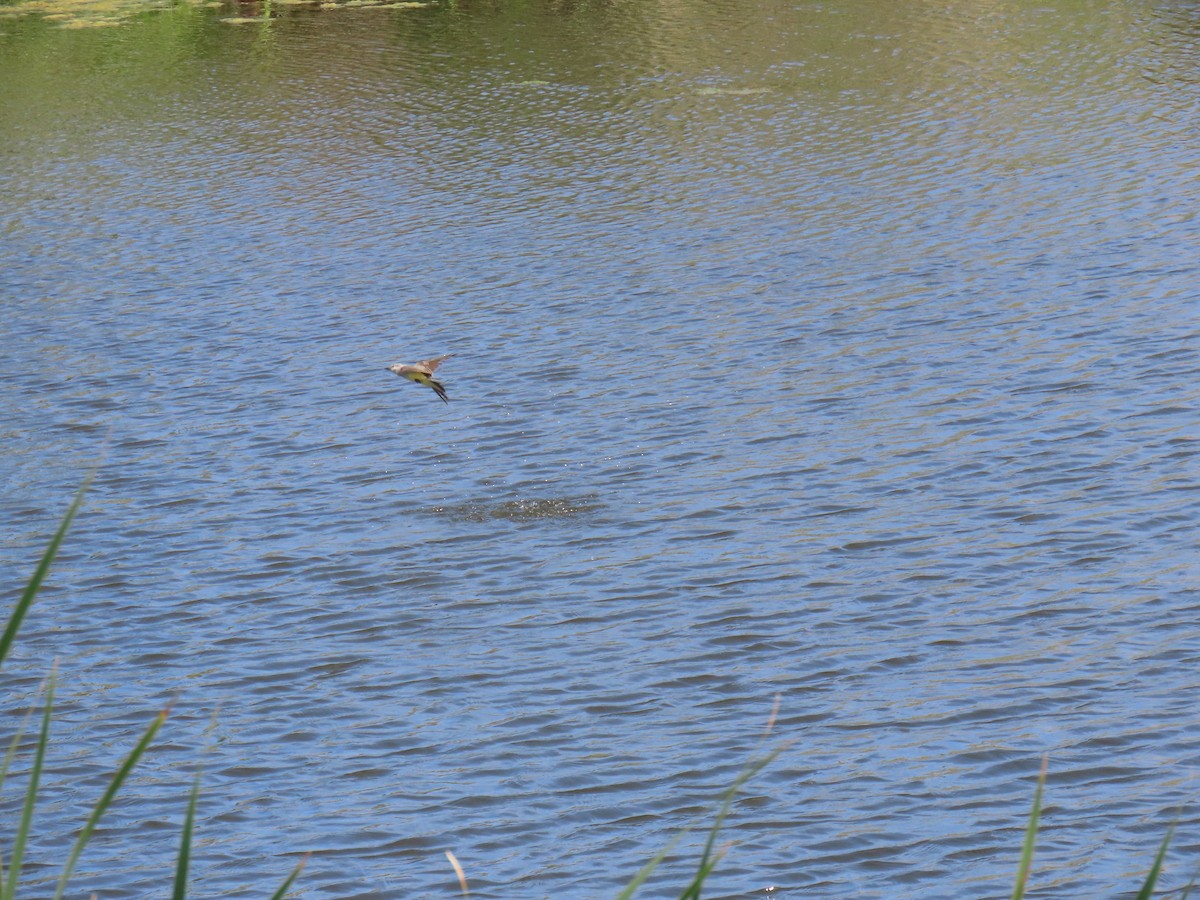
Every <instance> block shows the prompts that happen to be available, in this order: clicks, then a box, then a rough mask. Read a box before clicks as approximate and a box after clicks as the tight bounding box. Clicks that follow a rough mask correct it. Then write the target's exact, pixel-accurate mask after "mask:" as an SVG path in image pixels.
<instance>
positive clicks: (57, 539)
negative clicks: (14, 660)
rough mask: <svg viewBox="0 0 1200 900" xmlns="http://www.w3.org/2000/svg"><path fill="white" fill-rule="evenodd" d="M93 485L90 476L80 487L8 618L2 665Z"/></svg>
mask: <svg viewBox="0 0 1200 900" xmlns="http://www.w3.org/2000/svg"><path fill="white" fill-rule="evenodd" d="M91 483H92V476H91V475H88V477H87V478H85V479H84V480H83V484H81V485H80V486H79V490H78V491H76V492H75V499H74V500H73V501H71V506H70V508H68V509H67V514H66V515H65V516H63V519H62V522H61V523H60V524H59V526H58V531H56V532H55V533H54V537H53V538H51V539H50V546H49V547H47V548H46V552H45V553H43V554H42V560H41V562H39V563H38V565H37V568H36V569H34V570H33V577H31V578H30V579H29V584H27V585H26V586H25V592H24V593H23V594H21V599H20V600H18V601H17V605H16V606H15V607H13V611H12V614H11V615H10V616H9V617H8V626H7V627H6V628H5V629H4V634H3V635H0V665H2V664H3V663H4V660H5V659H6V658H7V657H8V651H9V649H10V648H11V647H12V643H13V640H14V639H15V638H16V636H17V631H18V630H19V629H20V627H21V623H22V622H24V621H25V614H26V613H28V612H29V607H30V605H31V604H32V603H33V598H34V597H36V596H37V592H38V590H39V589H40V588H41V586H42V582H43V581H45V580H46V575H47V573H48V572H49V571H50V564H51V563H53V562H54V557H55V556H57V555H58V548H59V545H60V544H62V542H63V538H65V537H66V536H67V530H68V529H69V528H70V527H71V522H73V521H74V519H75V513H77V512H79V507H80V504H82V503H83V495H84V494H86V493H87V489H88V485H89V484H91Z"/></svg>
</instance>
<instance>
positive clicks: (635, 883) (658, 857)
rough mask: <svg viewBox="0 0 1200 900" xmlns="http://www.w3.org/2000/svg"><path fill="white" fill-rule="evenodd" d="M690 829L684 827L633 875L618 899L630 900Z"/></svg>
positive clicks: (618, 895)
mask: <svg viewBox="0 0 1200 900" xmlns="http://www.w3.org/2000/svg"><path fill="white" fill-rule="evenodd" d="M689 831H691V829H690V828H685V829H683V831H681V832H679V834H677V835H675V837H673V838H671V840H669V841H668V842H667V846H665V847H663V848H662V849H661V850H659V851H658V853H656V854H655V855H654V857H653V858H652V859H651V860H650V861H649V862H648V863H646V864H645V865H644V866H642V867H641V868H640V869H638V871H637V874H636V875H634V876H633V878H632V880H631V881H630V882H629V884H627V885H625V889H624V890H623V891H621V893H619V894H617V900H629V898H630V897H632V896H633V892H634V891H636V890H637V889H638V888H639V887H641V886H642V882H643V881H645V880H646V879H647V878H649V877H650V876H651V874H653V872H654V870H655V869H657V868H658V864H659V863H660V862H662V861H663V860H664V859H666V858H667V854H668V853H670V852H671V851H672V850H674V849H675V845H676V844H678V843H679V842H680V841H681V840H683V837H684V835H686V834H687V833H688V832H689Z"/></svg>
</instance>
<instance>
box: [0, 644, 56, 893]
mask: <svg viewBox="0 0 1200 900" xmlns="http://www.w3.org/2000/svg"><path fill="white" fill-rule="evenodd" d="M57 674H58V673H57V664H56V665H55V667H54V668H52V669H51V670H50V678H49V679H48V680H47V682H46V701H45V706H44V707H43V709H42V729H41V732H40V734H39V735H38V742H37V749H36V750H35V751H34V755H33V768H32V769H31V770H30V772H29V787H28V788H26V790H25V806H24V808H23V809H22V810H21V824H20V825H19V826H18V827H17V836H16V838H14V839H13V849H12V858H11V859H9V861H8V880H7V881H6V882H5V885H4V896H5V897H6V898H9V900H11V898H13V897H15V896H16V895H17V880H18V879H19V878H20V877H21V862H22V860H23V859H24V856H25V843H26V841H28V839H29V826H30V825H31V824H32V822H33V808H34V806H36V805H37V793H38V782H40V781H41V778H42V764H43V763H44V762H45V759H46V747H47V745H48V744H49V743H50V711H51V709H52V708H53V707H54V683H55V680H56V675H57Z"/></svg>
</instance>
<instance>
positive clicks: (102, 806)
mask: <svg viewBox="0 0 1200 900" xmlns="http://www.w3.org/2000/svg"><path fill="white" fill-rule="evenodd" d="M90 480H91V479H90V477H89V478H88V479H87V480H85V481H84V483H83V485H82V486H81V487H80V488H79V491H78V492H77V493H76V495H75V498H74V500H73V501H72V502H71V505H70V507H69V508H68V509H67V512H66V514H65V515H64V516H63V518H62V522H61V523H60V524H59V526H58V530H57V531H56V532H55V533H54V536H53V537H52V538H51V540H50V544H49V546H48V547H47V548H46V551H45V553H44V554H43V555H42V558H41V560H40V561H39V562H38V564H37V566H36V567H35V568H34V571H33V575H32V576H31V577H30V579H29V583H28V584H27V585H26V587H25V590H24V591H23V592H22V594H21V597H20V598H19V599H18V601H17V603H16V606H15V607H14V608H13V611H12V613H11V614H10V615H9V618H8V623H7V626H6V627H5V629H4V632H3V634H0V667H2V666H3V664H4V661H5V659H7V657H8V653H9V651H10V650H11V649H12V645H13V642H14V641H15V640H16V636H17V632H18V631H19V630H20V628H21V625H22V623H23V622H24V621H25V617H26V616H27V615H28V613H29V609H30V607H31V606H32V605H33V601H34V599H35V598H36V597H37V594H38V591H39V590H40V589H41V586H42V583H43V582H44V581H45V579H46V576H47V575H48V574H49V572H50V567H51V565H52V564H53V562H54V558H55V556H56V555H57V554H58V550H59V547H60V546H61V545H62V542H63V540H64V539H65V537H66V535H67V531H68V530H69V529H70V527H71V523H72V522H73V521H74V520H75V516H76V514H77V513H78V512H79V507H80V506H81V505H82V503H83V498H84V495H85V494H86V493H87V489H88V484H89V482H90ZM56 682H57V666H55V667H52V668H51V671H50V674H49V676H48V677H47V679H46V682H45V684H44V685H43V686H42V694H43V697H44V700H43V703H42V714H41V719H40V725H39V731H38V735H37V738H36V740H35V743H34V748H33V760H32V763H31V766H30V770H29V776H28V779H29V783H28V785H27V787H26V790H25V800H24V803H23V805H22V807H21V810H20V818H19V821H18V823H17V828H16V831H15V836H14V838H13V844H12V847H11V848H9V850H8V852H7V854H2V853H0V900H15V898H16V896H17V889H18V886H19V882H20V877H21V869H22V865H23V863H24V857H25V849H26V846H27V843H28V840H29V835H30V832H31V829H32V826H33V815H34V808H35V807H36V805H37V799H38V790H39V784H40V781H41V776H42V771H43V767H44V764H45V759H46V751H47V749H48V746H49V743H50V720H51V712H52V710H53V708H54V691H55V686H56ZM169 713H170V709H169V708H168V709H164V710H162V711H160V712H159V713H158V715H156V716H155V717H154V718H153V719H152V720H151V722H150V723H149V725H147V727H146V730H145V731H144V732H143V734H142V736H141V738H140V739H139V740H138V742H137V743H136V744H135V745H134V747H133V749H132V750H131V751H130V752H129V755H128V756H126V757H125V759H124V761H123V762H122V763H121V765H120V766H118V767H117V770H116V771H115V772H114V773H113V775H112V777H111V779H110V781H109V784H108V787H107V788H106V789H105V791H104V793H103V794H102V795H101V796H100V799H99V800H97V801H96V805H95V807H94V808H93V809H92V812H91V814H90V815H89V816H88V818H87V820H86V821H85V822H84V825H83V827H82V828H81V829H80V831H79V834H78V836H77V837H76V839H75V843H74V845H73V846H72V847H71V852H70V853H69V854H68V856H67V860H66V862H65V863H64V864H63V869H62V873H61V874H60V876H59V878H58V881H57V883H56V885H55V889H54V894H53V898H54V900H59V898H61V897H62V896H63V894H64V892H65V891H66V889H67V885H68V884H69V882H70V880H71V876H72V875H73V874H74V871H75V866H76V864H77V863H78V861H79V857H80V855H81V854H82V853H83V850H84V848H85V847H86V846H87V844H88V842H89V840H90V839H91V837H92V835H93V834H94V833H95V830H96V826H97V825H98V824H99V822H100V819H101V817H102V816H103V815H104V813H105V812H106V811H107V810H108V808H109V806H110V805H111V804H112V802H113V799H114V798H115V797H116V795H117V792H118V791H119V790H120V789H121V786H122V785H123V784H124V783H125V781H126V779H127V778H128V777H129V774H130V772H132V771H133V768H134V766H136V765H137V763H138V761H139V760H140V759H141V758H142V756H143V755H144V754H145V753H146V751H147V750H148V749H149V747H150V744H151V743H152V742H153V740H154V738H155V736H156V735H157V734H158V731H159V729H160V728H161V727H162V726H163V723H164V722H166V720H167V716H168V715H169ZM32 716H33V710H32V709H31V710H30V711H29V713H27V714H26V716H25V718H24V720H23V721H22V723H21V725H20V726H19V727H18V729H17V733H16V735H14V737H13V738H12V740H11V741H10V743H9V745H8V751H7V753H6V754H5V755H4V758H3V760H2V761H0V789H2V788H3V785H4V781H5V778H6V776H7V775H8V771H9V768H10V766H11V764H12V762H13V759H14V758H15V757H16V755H17V751H18V748H19V747H20V745H21V744H22V742H23V740H24V737H25V734H26V732H27V730H28V726H29V723H30V720H31V719H32ZM773 720H774V714H772V721H773ZM768 730H769V727H768ZM787 746H788V745H786V744H785V745H783V746H780V747H778V748H777V749H775V750H773V751H771V752H769V753H766V754H764V755H763V756H760V757H758V758H756V759H753V760H751V761H750V762H749V763H748V764H747V765H746V767H745V768H743V769H742V771H741V773H740V774H739V775H738V777H737V778H736V779H735V780H734V782H733V784H732V785H730V786H729V788H728V789H727V790H726V791H725V793H724V794H723V795H722V797H721V802H720V806H719V808H718V810H717V814H716V817H715V819H714V821H713V824H712V826H711V827H710V828H709V831H708V837H707V840H706V841H705V843H704V849H703V851H702V852H701V854H700V860H699V862H698V864H697V866H696V870H695V874H694V875H693V876H692V877H691V879H690V880H689V881H688V882H687V883H686V884H685V886H684V888H683V890H682V892H681V893H680V894H679V900H701V891H702V889H703V887H704V883H705V880H706V879H707V878H708V876H709V875H710V874H711V873H712V871H713V870H714V869H715V868H716V866H717V863H719V862H720V861H721V858H722V857H723V856H724V854H725V850H726V849H727V848H725V849H721V850H718V849H717V846H716V845H717V837H718V835H719V834H720V832H721V828H722V826H723V825H724V823H725V819H726V817H727V816H728V815H729V812H730V810H731V808H732V807H733V802H734V800H735V799H736V797H737V794H738V791H740V790H741V788H742V786H743V785H744V784H745V783H746V782H747V781H749V780H750V779H751V778H752V777H754V776H755V775H756V774H757V773H758V772H760V771H761V770H762V769H763V768H764V767H766V766H767V765H769V764H770V763H771V762H772V761H773V760H774V759H775V757H777V756H778V755H779V754H780V753H782V752H783V751H784V750H785V749H787ZM1046 770H1047V764H1046V762H1045V761H1043V763H1042V771H1041V774H1040V775H1039V777H1038V782H1037V788H1036V789H1035V791H1034V795H1033V809H1032V810H1031V811H1030V814H1029V824H1028V825H1027V827H1026V829H1025V838H1024V841H1023V844H1022V848H1021V854H1020V860H1019V864H1018V867H1017V876H1016V881H1015V884H1014V886H1013V892H1012V900H1022V898H1023V897H1024V895H1025V890H1026V885H1027V884H1028V881H1029V876H1030V872H1031V870H1032V867H1033V855H1034V846H1035V844H1036V840H1037V829H1038V821H1039V818H1040V816H1041V808H1042V792H1043V790H1044V788H1045V783H1046ZM199 796H200V778H199V776H197V777H196V779H195V781H194V783H193V785H192V790H191V794H190V795H189V798H188V802H187V809H186V812H185V814H184V819H183V826H182V830H181V834H180V842H179V854H178V858H177V860H176V863H175V878H174V884H173V889H172V893H171V897H172V898H173V900H184V898H186V896H187V886H188V871H189V867H190V863H191V858H192V836H193V831H194V828H195V821H196V804H197V801H198V798H199ZM1174 830H1175V829H1174V826H1172V827H1171V828H1169V829H1168V830H1167V834H1166V836H1165V837H1164V838H1163V841H1162V844H1161V846H1160V847H1159V849H1158V854H1157V855H1156V856H1155V858H1154V862H1153V863H1152V865H1151V866H1150V871H1149V873H1148V874H1147V875H1146V879H1145V881H1144V882H1143V883H1142V886H1141V889H1140V890H1139V891H1138V893H1137V895H1136V900H1150V898H1151V897H1152V896H1153V894H1154V888H1155V885H1156V884H1157V882H1158V877H1159V874H1160V872H1161V871H1162V864H1163V860H1164V859H1165V858H1166V854H1167V847H1168V846H1169V844H1170V842H1171V837H1172V835H1173V834H1174ZM687 833H688V830H687V829H685V830H684V831H682V832H680V833H679V834H678V835H676V837H675V838H673V839H672V840H671V841H670V842H669V843H668V844H667V846H666V847H664V848H663V849H662V850H661V851H659V853H657V854H656V855H655V856H654V857H653V858H652V859H650V860H649V861H648V862H647V863H646V864H645V865H643V866H642V868H641V869H640V870H638V872H637V873H636V874H635V875H634V876H633V878H632V879H631V880H630V882H629V884H628V885H626V886H625V888H624V890H622V891H621V892H620V893H619V894H618V895H617V900H628V898H631V897H632V896H633V895H634V893H635V892H636V891H637V890H638V888H639V887H641V885H642V884H643V883H644V882H645V881H646V879H648V878H649V877H650V876H651V875H652V874H653V873H654V871H655V870H656V869H657V868H658V866H659V864H661V863H662V862H663V860H665V859H666V858H667V856H668V855H670V853H671V851H672V850H674V849H675V847H676V845H678V843H679V842H680V841H681V840H682V839H683V837H684V836H685V835H686V834H687ZM446 856H447V858H448V860H449V862H450V864H451V865H452V866H453V868H454V871H455V874H456V875H457V877H458V883H459V886H460V888H461V890H462V893H463V894H464V895H469V894H470V890H469V888H468V885H467V878H466V874H465V873H464V871H463V869H462V866H460V865H459V862H458V860H457V859H456V858H455V856H454V854H453V853H450V852H449V851H447V852H446ZM307 861H308V855H307V854H306V855H305V856H304V857H303V858H302V859H301V860H300V862H299V863H297V864H296V866H295V868H293V869H292V871H291V873H290V874H289V875H288V876H287V878H286V879H284V881H283V883H282V884H281V885H280V886H279V888H278V890H276V891H275V893H274V894H272V895H271V900H282V898H283V897H284V896H285V895H286V894H287V892H288V891H289V890H290V889H291V887H292V885H293V883H294V882H295V881H296V879H297V878H298V877H299V875H300V872H301V870H303V868H304V866H305V863H307ZM6 870H7V871H6ZM1191 887H1192V885H1188V887H1187V888H1186V889H1185V890H1184V891H1183V893H1182V894H1181V895H1180V896H1181V900H1186V898H1187V897H1188V895H1189V894H1190V892H1191Z"/></svg>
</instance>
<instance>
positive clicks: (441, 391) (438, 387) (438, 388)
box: [426, 378, 450, 403]
mask: <svg viewBox="0 0 1200 900" xmlns="http://www.w3.org/2000/svg"><path fill="white" fill-rule="evenodd" d="M426 384H428V385H429V386H430V387H431V388H433V392H434V393H435V394H437V395H438V396H439V397H441V398H442V402H443V403H449V402H450V398H449V397H447V396H446V389H445V388H444V387H442V384H441V382H440V381H434V380H433V379H432V378H430V379H429V381H427V382H426Z"/></svg>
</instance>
